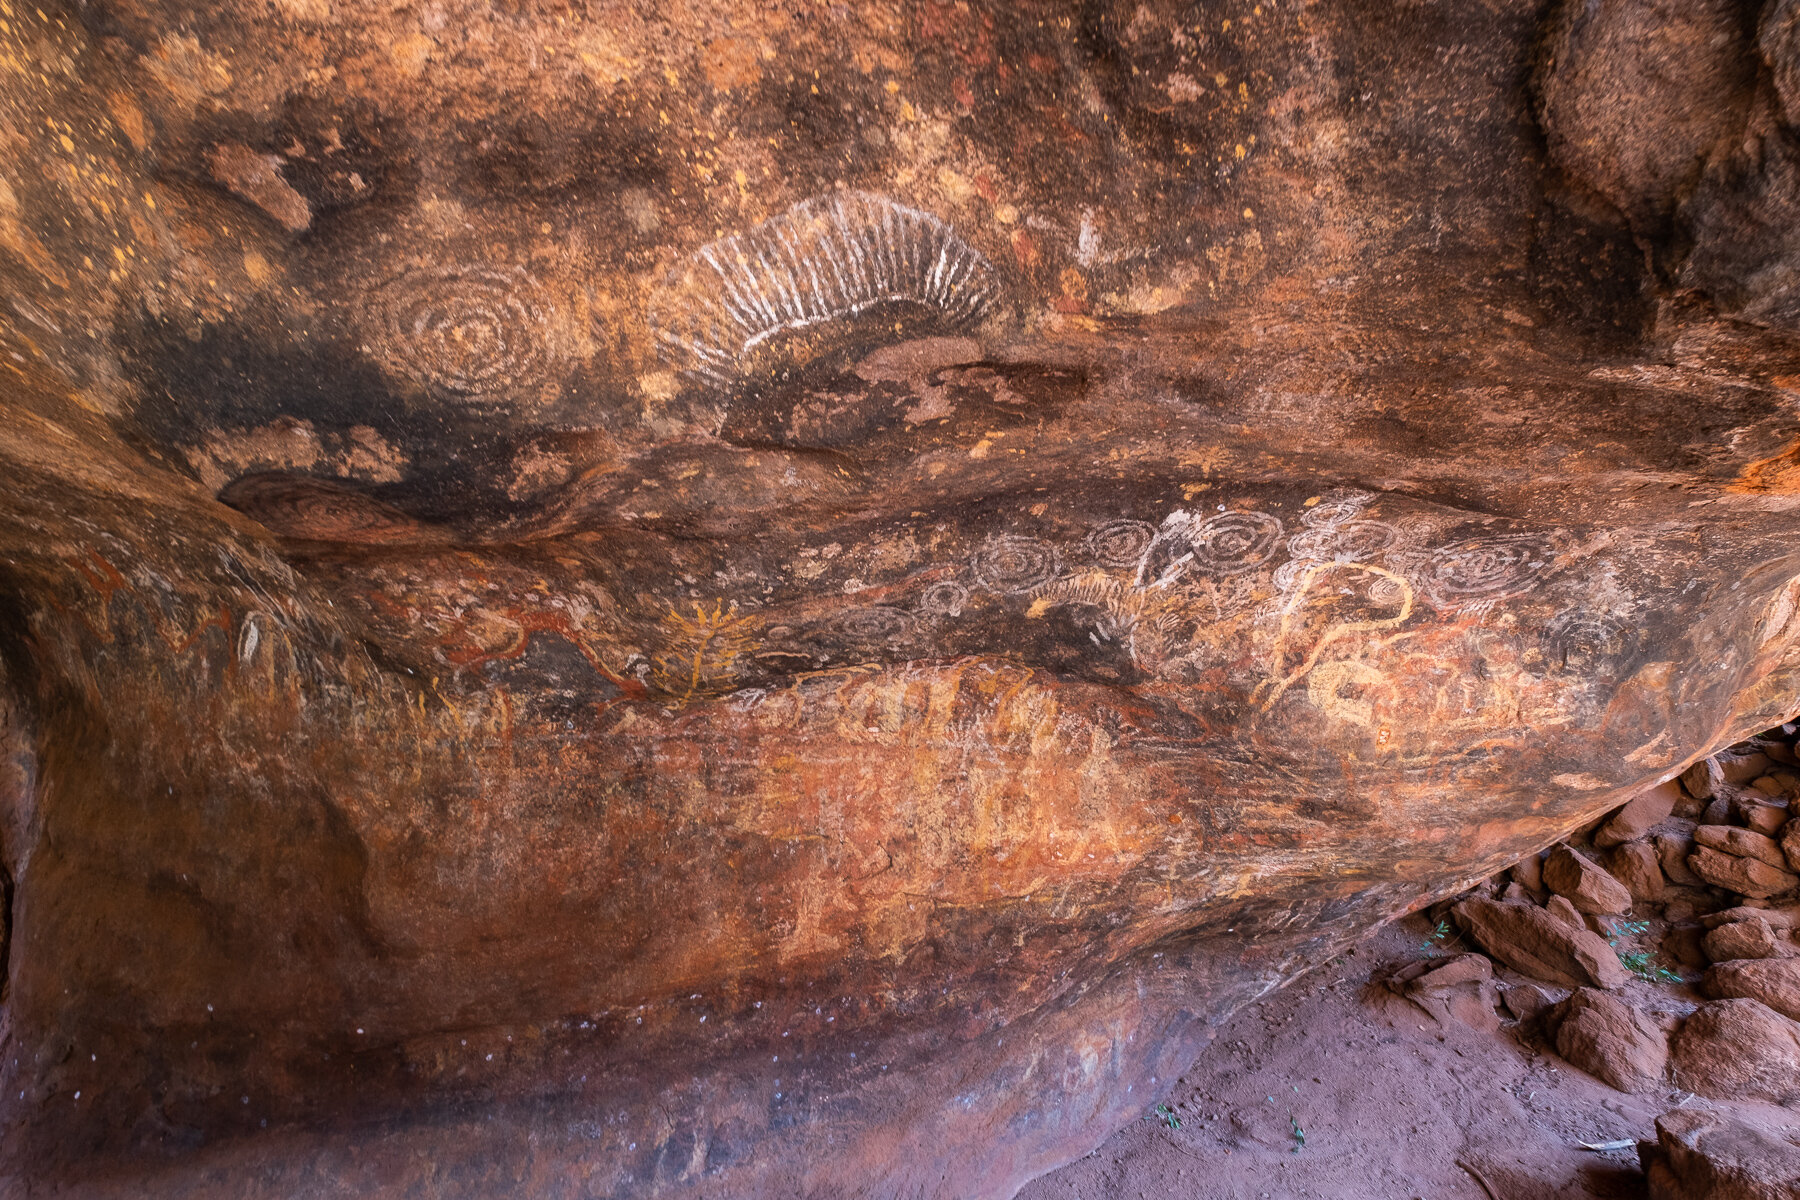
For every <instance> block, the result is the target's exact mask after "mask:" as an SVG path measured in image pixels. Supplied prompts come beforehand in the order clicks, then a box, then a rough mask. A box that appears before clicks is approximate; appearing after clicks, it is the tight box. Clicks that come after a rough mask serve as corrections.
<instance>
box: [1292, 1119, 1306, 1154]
mask: <svg viewBox="0 0 1800 1200" xmlns="http://www.w3.org/2000/svg"><path fill="white" fill-rule="evenodd" d="M1288 1124H1289V1125H1292V1126H1293V1127H1294V1153H1295V1154H1298V1153H1300V1152H1301V1151H1302V1150H1304V1149H1306V1130H1304V1129H1302V1128H1300V1119H1299V1118H1298V1117H1296V1116H1294V1114H1293V1113H1289V1114H1288Z"/></svg>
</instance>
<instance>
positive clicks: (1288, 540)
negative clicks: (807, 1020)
mask: <svg viewBox="0 0 1800 1200" xmlns="http://www.w3.org/2000/svg"><path fill="white" fill-rule="evenodd" d="M1497 524H1498V522H1489V523H1488V524H1486V525H1474V524H1472V522H1471V521H1470V520H1469V518H1468V517H1467V516H1466V515H1464V514H1459V513H1453V512H1449V511H1447V510H1439V509H1434V508H1431V507H1430V506H1422V505H1418V504H1416V503H1415V502H1411V501H1400V500H1395V499H1392V498H1381V497H1377V496H1375V495H1373V494H1371V493H1367V492H1359V491H1348V490H1344V491H1337V492H1328V493H1326V494H1324V495H1322V496H1315V497H1306V498H1301V499H1295V498H1291V497H1287V498H1274V497H1264V498H1260V499H1256V500H1251V499H1249V498H1245V499H1242V500H1239V501H1237V502H1235V503H1233V502H1231V501H1226V502H1218V501H1215V502H1214V503H1213V504H1212V505H1210V506H1208V507H1206V508H1201V507H1196V506H1192V505H1176V506H1170V507H1168V508H1166V509H1165V510H1164V511H1163V512H1161V513H1160V514H1156V513H1146V514H1145V515H1143V516H1111V517H1105V518H1100V519H1094V518H1082V517H1078V516H1075V515H1065V516H1063V517H1061V518H1057V517H1054V516H1052V515H1046V516H1044V517H1042V518H1039V519H1038V520H1037V521H1035V522H1034V523H1032V524H1031V525H1030V526H1029V527H1030V528H1031V529H1032V530H1033V531H1032V532H1020V531H1018V528H1017V527H1016V526H1015V528H1011V529H1008V528H1000V529H991V530H989V531H986V532H981V531H979V530H976V531H971V530H969V529H967V528H966V527H964V526H963V525H961V524H958V523H945V524H943V525H940V526H937V528H938V529H939V530H940V531H941V536H939V537H937V538H936V539H935V540H933V539H931V538H925V537H919V536H916V535H917V534H918V532H919V531H917V530H909V531H905V532H887V533H881V532H868V533H866V534H865V535H863V538H862V541H863V543H864V544H863V545H862V546H861V548H860V550H857V551H852V550H844V551H843V552H842V553H841V554H824V555H821V554H819V552H818V550H817V547H816V545H813V544H810V543H801V544H798V545H789V546H788V547H787V548H786V549H785V550H783V549H781V548H779V547H771V546H769V545H766V544H759V545H756V546H749V545H745V546H744V547H741V548H739V549H738V550H736V551H733V550H730V549H723V550H721V549H716V548H715V549H713V550H709V551H707V553H709V554H715V555H724V556H727V557H715V558H712V559H709V560H707V561H706V562H705V563H701V562H700V561H699V560H693V561H685V560H684V561H683V563H682V564H680V565H679V566H676V567H675V568H674V569H675V571H676V576H677V577H679V578H681V579H683V580H685V581H686V582H687V584H689V585H690V586H685V587H678V588H675V589H673V591H672V592H671V589H670V588H669V587H668V586H667V584H666V583H661V584H654V583H652V584H647V583H646V580H645V576H644V575H643V574H642V573H641V571H640V570H639V569H637V568H629V569H628V568H619V569H617V570H612V569H610V568H609V567H608V565H607V561H608V560H607V556H605V555H601V554H595V553H589V554H586V555H584V556H583V557H582V558H580V559H579V560H577V559H573V558H567V557H563V556H554V557H551V558H548V559H544V560H541V561H538V562H536V563H535V564H534V565H532V566H531V567H530V568H528V569H527V568H525V567H523V565H522V564H520V563H517V562H511V561H509V560H508V559H507V558H506V556H505V555H503V554H500V553H494V554H483V555H477V554H474V553H471V552H466V551H445V552H443V553H442V554H441V555H439V556H436V557H433V558H431V559H430V560H429V561H426V562H423V563H417V564H412V565H411V566H409V567H407V568H405V569H402V568H401V567H399V566H398V565H394V564H390V565H388V566H385V567H378V568H376V569H374V571H373V574H372V575H370V574H365V573H362V572H360V571H359V572H357V574H358V575H360V577H361V584H360V589H362V590H363V595H364V597H365V599H364V602H363V604H364V607H363V611H364V614H365V617H366V619H368V620H369V621H370V622H372V623H373V624H374V625H375V626H376V627H377V628H379V629H380V631H381V633H382V636H383V638H384V639H387V640H388V642H389V644H390V645H404V644H409V645H410V646H411V647H412V648H413V653H415V655H416V656H417V657H416V659H415V661H417V662H418V663H419V664H420V666H421V668H422V674H429V675H431V677H432V686H433V687H436V688H439V689H440V691H441V694H442V695H443V696H444V697H446V698H449V697H450V696H451V695H452V694H453V693H454V692H457V691H460V692H462V693H463V694H464V695H465V696H467V695H469V694H470V693H480V692H484V691H487V690H492V689H501V690H504V689H506V688H508V687H511V686H513V685H515V684H523V683H526V682H529V683H530V684H531V686H532V688H533V689H534V690H535V691H536V692H537V693H540V694H549V693H555V694H557V695H560V696H561V697H562V699H563V702H564V703H565V705H566V706H567V709H568V712H570V713H572V714H579V713H581V712H589V713H592V712H594V711H596V710H598V711H604V710H605V709H607V708H609V707H611V706H613V705H615V704H619V703H627V704H632V703H648V704H652V705H656V706H659V707H661V708H663V709H667V710H669V711H671V712H680V711H683V710H688V709H692V708H694V707H696V706H700V705H704V704H706V703H709V702H711V701H714V700H717V699H720V698H726V697H730V696H732V695H738V696H740V697H741V696H743V695H748V694H749V693H750V692H751V691H754V692H755V693H756V694H757V695H759V696H763V697H780V696H784V695H789V694H790V693H791V694H792V698H791V700H786V701H783V700H776V699H769V700H768V702H769V703H793V704H800V703H803V700H802V695H803V693H804V687H803V685H804V682H805V681H806V680H807V679H809V678H812V677H815V676H818V675H820V674H822V673H841V672H843V671H846V670H850V671H867V670H880V669H883V668H887V667H894V666H901V665H907V664H925V663H931V662H946V661H951V660H961V659H967V658H971V657H979V658H1001V659H1007V660H1011V661H1013V662H1015V663H1018V664H1020V665H1021V666H1024V667H1028V668H1035V669H1038V670H1041V671H1043V672H1045V673H1046V674H1045V676H1044V677H1045V678H1052V677H1056V676H1063V677H1070V678H1074V679H1081V680H1085V681H1087V682H1089V683H1099V684H1105V685H1109V686H1115V687H1125V688H1129V689H1132V690H1135V691H1137V692H1138V693H1139V694H1140V695H1141V696H1143V697H1145V698H1146V699H1147V700H1150V701H1153V702H1155V703H1159V704H1164V703H1166V704H1174V705H1176V706H1177V707H1179V708H1181V709H1183V710H1185V711H1188V712H1190V713H1195V714H1201V719H1202V720H1203V721H1204V722H1205V723H1206V724H1207V725H1209V726H1211V727H1214V728H1245V729H1248V730H1250V731H1252V732H1251V735H1252V736H1264V734H1266V735H1267V736H1269V737H1273V738H1276V739H1278V740H1285V739H1286V738H1287V737H1288V736H1289V733H1292V732H1297V731H1300V730H1304V729H1311V730H1314V731H1322V732H1324V733H1327V734H1329V737H1330V741H1331V743H1332V744H1333V745H1335V746H1337V747H1340V748H1342V747H1350V748H1351V750H1350V751H1349V752H1352V753H1359V754H1360V753H1366V754H1367V755H1369V756H1371V757H1372V758H1377V759H1382V760H1386V761H1399V762H1408V761H1415V760H1416V761H1421V762H1423V761H1428V760H1431V759H1434V758H1440V759H1441V758H1442V757H1444V756H1445V755H1446V754H1453V753H1456V752H1461V751H1478V750H1479V749H1480V747H1481V746H1483V745H1485V744H1488V743H1490V742H1492V741H1493V740H1494V739H1496V738H1503V737H1509V736H1517V735H1518V734H1519V731H1522V730H1531V729H1538V730H1543V729H1549V728H1552V727H1558V726H1569V725H1571V724H1576V725H1578V724H1580V723H1581V722H1586V721H1592V720H1596V719H1599V717H1600V716H1601V715H1603V713H1604V710H1605V708H1606V705H1607V704H1608V703H1609V702H1610V701H1611V700H1612V698H1613V696H1614V694H1615V693H1616V692H1617V691H1618V689H1619V687H1620V685H1621V684H1623V683H1624V682H1625V681H1626V680H1627V679H1628V678H1630V677H1631V676H1632V675H1633V673H1634V672H1635V671H1637V670H1638V668H1639V667H1640V666H1642V665H1643V663H1642V659H1643V653H1642V648H1641V647H1640V645H1639V639H1638V637H1637V635H1636V633H1635V632H1634V631H1635V630H1636V629H1637V628H1638V626H1639V625H1640V624H1641V618H1640V617H1639V616H1638V615H1637V611H1638V609H1639V608H1640V607H1641V604H1640V602H1639V601H1637V600H1636V599H1635V598H1634V593H1633V591H1632V589H1631V588H1630V587H1628V586H1626V585H1624V584H1622V583H1619V582H1618V581H1617V580H1616V579H1613V576H1614V575H1616V574H1617V573H1618V569H1617V565H1616V564H1615V563H1614V562H1613V561H1612V560H1610V559H1605V560H1597V559H1595V558H1594V556H1593V555H1592V553H1591V552H1590V551H1589V549H1588V548H1587V546H1586V544H1585V543H1583V542H1582V541H1581V540H1580V538H1579V537H1578V536H1577V535H1575V534H1573V533H1571V532H1569V531H1564V530H1535V531H1525V530H1518V529H1516V528H1513V529H1508V528H1504V527H1501V528H1494V526H1495V525H1497ZM839 536H844V535H843V532H842V531H840V532H839ZM829 549H831V550H836V544H835V543H833V545H832V547H830V548H829ZM681 552H684V553H698V551H691V550H690V551H681ZM734 552H736V553H740V554H743V555H754V556H756V562H757V563H759V564H761V566H762V568H763V575H762V578H763V579H765V580H778V579H781V577H783V576H790V577H791V578H788V579H787V580H786V581H785V583H784V584H775V583H769V584H768V585H767V586H766V587H765V588H763V589H759V591H760V592H761V594H755V593H737V594H734V593H733V591H732V590H731V589H730V588H729V587H728V586H725V587H720V586H719V584H720V583H721V582H722V581H727V580H729V579H731V578H734V577H735V578H743V577H745V576H746V574H747V572H748V567H746V566H745V565H744V563H740V562H738V561H737V560H734V559H731V558H729V557H728V556H729V555H730V554H731V553H734ZM859 554H860V557H857V555H859ZM827 559H829V560H831V561H830V563H827V562H826V560H827ZM853 559H854V561H852V560H853ZM745 562H748V559H746V560H745ZM883 564H886V567H885V569H884V567H883ZM445 572H449V573H450V577H454V578H456V579H459V580H460V581H461V582H460V584H459V585H458V586H454V587H451V586H439V584H441V583H442V580H443V579H444V578H446V577H447V576H445ZM1601 577H1604V578H1605V579H1608V580H1611V582H1608V583H1606V584H1605V585H1604V586H1593V581H1594V580H1595V579H1596V578H1601ZM434 580H435V581H438V582H437V583H436V584H432V583H431V581H434ZM1571 581H1573V582H1571ZM1584 581H1585V582H1584ZM346 582H348V581H346ZM428 584H431V585H430V586H427V585H428ZM371 585H373V587H372V588H371ZM1577 585H1580V586H1577ZM1578 591H1579V592H1580V593H1581V595H1580V597H1579V598H1576V593H1577V592H1578ZM795 689H799V690H795ZM1205 714H1211V715H1210V716H1207V715H1205ZM1259 730H1260V731H1263V732H1262V733H1258V732H1256V731H1259ZM1284 730H1286V731H1288V733H1284V732H1283V731H1284ZM1359 747H1360V749H1358V748H1359Z"/></svg>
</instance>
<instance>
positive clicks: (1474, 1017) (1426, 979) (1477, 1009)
mask: <svg viewBox="0 0 1800 1200" xmlns="http://www.w3.org/2000/svg"><path fill="white" fill-rule="evenodd" d="M1390 982H1391V983H1395V984H1398V986H1399V987H1400V990H1401V994H1402V995H1404V996H1405V997H1406V998H1407V999H1409V1000H1411V1001H1412V1002H1413V1003H1414V1004H1417V1005H1418V1006H1419V1007H1420V1008H1422V1009H1424V1010H1425V1011H1426V1012H1428V1013H1430V1014H1431V1015H1432V1016H1433V1017H1435V1018H1436V1019H1437V1020H1438V1021H1439V1022H1441V1023H1443V1024H1446V1025H1447V1024H1449V1023H1450V1022H1452V1021H1456V1022H1459V1023H1461V1024H1464V1025H1468V1026H1471V1027H1473V1028H1476V1029H1480V1030H1484V1031H1487V1032H1492V1031H1493V1030H1495V1029H1498V1028H1499V1027H1500V1021H1499V1017H1498V1015H1497V1014H1496V1013H1495V1011H1494V1010H1495V1005H1496V1003H1497V1002H1498V1000H1499V992H1498V990H1497V989H1496V988H1495V986H1494V966H1493V964H1492V963H1491V962H1489V961H1488V960H1487V959H1486V958H1484V957H1483V956H1481V955H1479V954H1459V955H1455V956H1454V957H1451V958H1447V959H1426V960H1424V961H1422V962H1416V963H1412V964H1409V965H1408V966H1407V967H1406V968H1405V969H1403V970H1402V971H1401V972H1400V973H1399V974H1397V975H1396V976H1394V978H1393V979H1392V980H1391V981H1390Z"/></svg>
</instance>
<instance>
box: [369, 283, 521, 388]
mask: <svg viewBox="0 0 1800 1200" xmlns="http://www.w3.org/2000/svg"><path fill="white" fill-rule="evenodd" d="M372 308H373V311H372V314H371V315H372V317H373V321H374V326H375V336H376V339H377V341H378V342H379V345H378V347H377V349H378V350H379V352H380V353H381V355H382V357H383V359H384V360H386V361H387V362H388V363H390V364H391V365H392V366H394V367H396V368H398V369H399V370H400V371H402V372H404V373H405V374H407V375H410V376H411V377H412V378H414V379H416V380H417V381H418V382H420V383H421V384H423V385H425V386H426V387H428V388H432V389H434V390H437V391H440V392H447V393H450V394H452V395H458V396H470V397H482V396H497V395H501V394H504V393H506V392H511V391H517V390H519V389H522V388H528V387H533V386H537V385H540V384H541V383H542V382H543V379H544V375H545V372H546V369H547V367H548V360H549V358H550V355H549V350H548V337H549V333H548V331H549V324H550V322H549V319H548V313H549V312H550V306H549V304H548V303H547V302H546V301H545V299H544V296H543V291H542V289H541V288H540V287H539V286H538V283H537V281H536V280H535V279H533V278H532V277H531V275H530V274H529V273H528V272H526V271H525V270H524V269H523V268H521V267H510V268H494V267H472V266H446V267H433V268H420V269H417V270H413V271H408V272H407V273H406V274H404V275H401V276H399V277H398V278H396V279H393V280H391V281H389V282H388V283H386V284H384V285H383V286H382V287H381V288H380V289H379V290H377V291H376V292H375V294H374V296H373V299H372Z"/></svg>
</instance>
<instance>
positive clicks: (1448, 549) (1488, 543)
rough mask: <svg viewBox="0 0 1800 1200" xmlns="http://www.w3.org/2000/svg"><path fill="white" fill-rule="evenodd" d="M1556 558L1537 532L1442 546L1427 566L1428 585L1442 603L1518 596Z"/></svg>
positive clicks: (1432, 555) (1434, 598) (1476, 539)
mask: <svg viewBox="0 0 1800 1200" xmlns="http://www.w3.org/2000/svg"><path fill="white" fill-rule="evenodd" d="M1551 557H1552V555H1551V552H1550V547H1549V545H1548V544H1547V543H1546V542H1545V540H1544V538H1543V537H1542V536H1541V535H1539V534H1535V533H1501V534H1493V535H1490V536H1486V537H1475V538H1467V539H1465V540H1463V541H1458V542H1451V543H1450V544H1448V545H1445V546H1439V547H1438V548H1437V549H1435V550H1433V551H1432V552H1431V556H1430V558H1429V559H1428V560H1427V562H1426V564H1425V570H1424V581H1423V582H1424V586H1425V590H1426V592H1427V593H1428V594H1429V595H1430V596H1431V598H1432V599H1433V600H1434V601H1436V602H1437V603H1439V604H1455V603H1458V602H1460V601H1463V600H1475V599H1483V600H1490V599H1499V598H1501V597H1504V596H1512V595H1517V594H1518V593H1520V592H1523V591H1526V590H1528V589H1529V588H1530V587H1531V581H1532V580H1533V579H1534V578H1535V577H1536V576H1537V574H1538V573H1539V572H1540V571H1542V570H1543V569H1544V568H1545V567H1547V566H1549V565H1550V559H1551Z"/></svg>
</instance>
